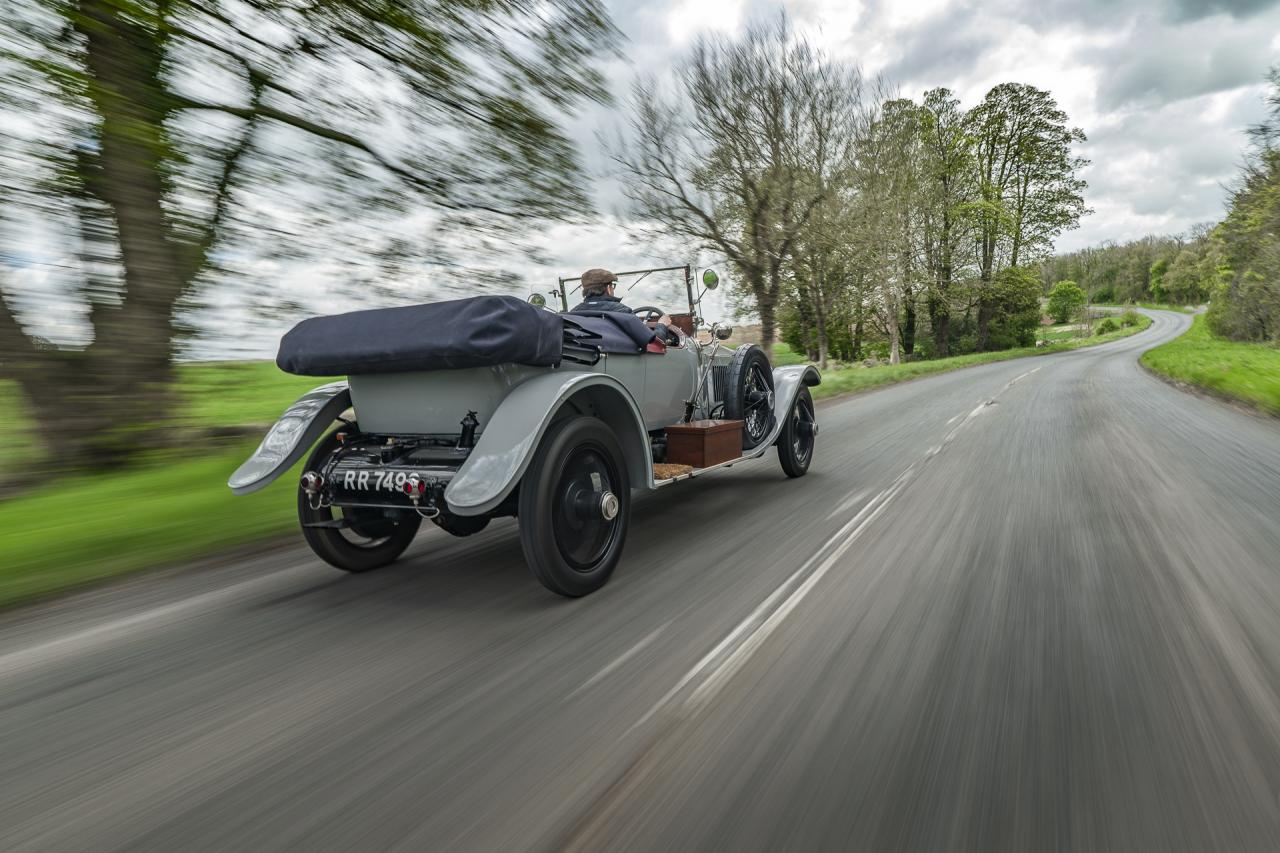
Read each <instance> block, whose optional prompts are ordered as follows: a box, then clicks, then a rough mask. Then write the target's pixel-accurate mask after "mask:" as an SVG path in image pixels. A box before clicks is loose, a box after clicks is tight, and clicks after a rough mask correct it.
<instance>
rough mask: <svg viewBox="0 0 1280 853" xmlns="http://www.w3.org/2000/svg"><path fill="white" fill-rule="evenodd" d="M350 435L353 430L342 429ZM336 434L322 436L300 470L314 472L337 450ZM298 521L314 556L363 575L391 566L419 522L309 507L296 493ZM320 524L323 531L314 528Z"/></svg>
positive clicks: (405, 517) (301, 494) (402, 515)
mask: <svg viewBox="0 0 1280 853" xmlns="http://www.w3.org/2000/svg"><path fill="white" fill-rule="evenodd" d="M341 431H343V432H354V431H355V428H354V427H343V428H342V430H341ZM337 433H338V431H336V430H335V431H334V432H332V433H330V434H329V435H327V436H325V437H324V438H323V439H322V440H321V441H320V443H319V444H318V445H316V449H315V450H313V451H312V453H311V457H310V458H309V459H308V460H307V467H306V468H305V469H304V470H307V471H316V470H318V469H319V468H321V467H322V466H323V465H324V462H325V460H326V459H327V458H328V456H329V454H330V453H332V452H333V451H334V450H335V449H336V448H337V447H338V439H337V438H336V436H337ZM298 520H299V521H300V522H301V523H302V537H303V538H304V539H306V540H307V544H308V545H310V546H311V550H312V551H314V552H315V554H316V556H317V557H319V558H320V559H322V560H324V561H325V562H326V563H328V564H329V565H331V566H336V567H337V568H339V569H342V570H343V571H344V572H367V571H370V570H372V569H377V568H380V567H382V566H385V565H387V564H388V563H390V562H393V561H394V560H395V559H396V558H397V557H399V556H400V555H401V554H403V553H404V549H405V548H408V547H409V543H410V542H412V541H413V537H414V536H415V535H416V534H417V532H418V525H419V524H421V523H422V520H421V519H420V518H419V517H418V516H416V515H410V514H409V513H407V512H403V511H401V512H399V513H398V514H397V515H396V516H395V517H388V516H387V515H386V514H385V513H384V512H383V511H382V510H380V509H362V508H346V509H343V508H341V507H332V506H323V507H313V506H312V505H311V498H310V497H308V496H307V494H306V492H304V491H302V490H301V489H299V490H298ZM317 524H321V525H324V526H323V527H316V526H314V525H317Z"/></svg>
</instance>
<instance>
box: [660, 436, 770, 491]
mask: <svg viewBox="0 0 1280 853" xmlns="http://www.w3.org/2000/svg"><path fill="white" fill-rule="evenodd" d="M767 449H768V447H767V446H766V447H765V448H764V450H767ZM757 451H759V452H757ZM763 452H764V451H763V450H761V449H760V448H759V447H757V448H756V450H753V451H752V452H751V453H750V454H749V455H747V456H739V457H738V458H737V459H730V460H729V461H728V462H721V463H720V464H718V465H710V466H708V467H706V468H694V469H693V470H691V471H690V472H689V473H687V474H677V475H675V476H674V477H667V478H666V479H664V480H658V479H655V480H654V481H653V487H654V488H655V489H661V488H662V487H663V486H669V485H671V484H672V483H678V482H680V481H681V480H692V479H693V478H694V477H701V476H702V475H703V474H708V473H710V472H712V471H718V470H720V469H721V468H732V467H733V466H734V465H737V464H738V463H739V462H746V461H747V460H749V459H755V458H756V457H758V456H760V455H761V453H763Z"/></svg>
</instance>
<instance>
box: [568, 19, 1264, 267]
mask: <svg viewBox="0 0 1280 853" xmlns="http://www.w3.org/2000/svg"><path fill="white" fill-rule="evenodd" d="M611 6H612V10H613V14H614V17H615V21H616V22H617V24H618V26H619V27H620V28H621V29H622V31H623V32H624V33H625V34H626V36H627V37H628V43H627V46H626V53H627V56H628V60H627V61H625V62H619V63H617V64H616V65H615V66H614V68H613V74H612V76H613V79H614V80H615V91H617V92H618V93H620V94H624V93H625V91H626V87H627V85H628V82H629V80H630V78H631V77H632V76H633V75H634V74H635V73H636V72H637V71H644V72H658V73H660V72H661V70H662V69H663V68H666V67H669V66H670V65H671V64H672V62H673V61H674V60H675V59H676V58H677V57H678V56H679V55H680V53H681V52H682V51H683V50H684V49H686V48H687V46H688V44H689V42H690V41H691V40H692V39H694V38H695V37H696V36H697V35H698V34H699V33H702V32H708V31H719V32H726V33H733V32H736V31H739V30H741V29H742V28H743V27H744V26H745V25H746V24H747V23H748V22H749V21H752V20H754V19H758V18H761V17H768V16H770V15H772V14H776V12H777V10H778V9H779V8H785V9H786V10H787V12H788V14H789V15H790V16H791V18H792V20H793V21H794V22H795V24H796V26H797V28H798V29H800V30H801V31H803V32H805V33H806V34H807V35H809V36H810V37H811V38H812V39H814V40H815V41H817V42H818V43H819V44H821V45H822V46H824V47H825V48H826V49H827V50H828V51H829V52H830V53H831V54H832V55H834V56H837V57H841V58H844V59H848V60H850V61H853V62H856V63H858V64H859V65H861V66H862V69H863V71H864V73H865V74H867V75H868V76H872V75H877V74H879V75H883V76H885V77H886V78H888V79H889V80H890V81H891V82H893V83H895V84H896V85H897V86H898V87H899V89H900V91H901V93H902V94H903V95H904V96H907V97H912V98H917V99H918V98H919V96H920V95H921V94H922V93H923V92H924V91H925V90H927V89H930V88H933V87H935V86H946V87H949V88H951V89H952V90H954V91H955V92H956V93H957V94H958V96H959V97H960V99H961V101H962V103H963V104H964V105H965V106H966V107H967V106H970V105H972V104H974V103H976V102H977V101H979V100H980V99H981V98H982V96H983V94H985V92H986V91H987V90H988V89H989V88H991V87H992V86H993V85H995V84H997V83H1001V82H1007V81H1015V82H1022V83H1031V84H1033V85H1036V86H1039V87H1041V88H1043V89H1047V90H1049V91H1050V92H1052V93H1053V94H1054V96H1055V97H1056V98H1057V99H1058V102H1059V104H1060V105H1061V106H1062V107H1063V109H1065V110H1066V112H1067V114H1068V115H1069V116H1070V117H1071V119H1072V121H1073V123H1075V124H1076V125H1077V126H1079V127H1081V128H1082V129H1083V130H1084V131H1085V133H1086V134H1087V136H1088V142H1087V143H1085V144H1084V145H1082V146H1081V147H1080V151H1079V153H1080V154H1082V155H1083V156H1085V157H1087V158H1089V159H1090V160H1091V161H1092V164H1091V165H1090V166H1089V168H1088V169H1087V171H1086V173H1085V177H1086V179H1087V180H1088V182H1089V189H1088V192H1087V193H1086V200H1087V201H1088V204H1089V206H1090V207H1091V208H1093V209H1094V211H1095V212H1094V213H1093V215H1091V216H1089V217H1087V218H1086V219H1085V220H1084V221H1083V222H1082V223H1081V227H1080V228H1079V230H1077V231H1075V232H1072V233H1070V234H1068V235H1066V236H1064V237H1063V238H1062V240H1061V241H1060V242H1059V249H1061V250H1069V249H1074V248H1080V247H1083V246H1088V245H1094V244H1097V243H1100V242H1102V241H1104V240H1117V241H1123V240H1127V239H1131V238H1135V237H1140V236H1143V235H1145V234H1151V233H1176V232H1181V231H1185V230H1186V229H1187V228H1188V227H1190V226H1191V225H1193V224H1195V223H1197V222H1203V221H1208V220H1217V219H1220V218H1221V216H1222V213H1223V202H1224V197H1225V193H1224V190H1223V185H1224V184H1226V183H1228V182H1229V181H1230V180H1231V179H1232V176H1233V175H1234V174H1235V171H1236V168H1237V166H1238V165H1239V163H1240V158H1241V153H1242V150H1243V149H1244V146H1245V138H1244V134H1243V128H1244V127H1246V126H1247V125H1249V124H1251V123H1253V122H1256V121H1258V120H1259V119H1260V118H1261V117H1262V114H1263V106H1262V97H1263V92H1264V85H1263V76H1264V75H1265V73H1266V71H1267V68H1268V67H1269V66H1270V65H1271V64H1273V63H1275V62H1276V61H1277V60H1278V59H1280V2H1276V0H1128V1H1127V2H1114V1H1113V0H1112V1H1109V0H1038V2H1014V0H982V2H973V1H972V0H897V2H894V0H864V1H863V2H846V1H845V0H791V2H786V3H783V4H781V6H780V5H779V4H777V3H771V2H761V0H661V1H660V2H646V3H643V4H630V3H625V2H616V3H612V4H611ZM597 118H598V116H597V115H595V114H593V115H592V116H591V120H595V119H597ZM583 138H584V142H585V144H586V147H587V149H588V159H589V161H590V162H591V164H592V165H593V166H594V167H595V168H597V169H600V168H603V167H604V166H606V165H607V164H605V163H604V162H603V160H602V158H601V157H600V156H599V154H598V153H597V152H596V150H595V146H594V145H593V144H592V143H591V142H590V138H589V136H584V137H583ZM602 196H603V198H602V204H603V206H604V207H605V208H606V210H609V212H611V213H622V212H623V211H621V210H620V209H618V208H619V207H620V205H619V203H618V202H617V201H616V196H615V194H614V193H613V192H611V191H609V189H608V186H607V182H606V183H605V189H604V190H603V192H602Z"/></svg>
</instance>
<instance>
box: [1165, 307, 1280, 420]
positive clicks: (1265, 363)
mask: <svg viewBox="0 0 1280 853" xmlns="http://www.w3.org/2000/svg"><path fill="white" fill-rule="evenodd" d="M1142 364H1143V365H1145V366H1146V367H1148V368H1150V369H1151V370H1153V371H1155V372H1156V373H1159V374H1161V375H1163V376H1167V377H1169V378H1171V379H1174V380H1177V381H1178V382H1186V383H1188V384H1190V385H1194V386H1196V387H1198V388H1202V389H1204V390H1206V391H1209V392H1210V393H1213V394H1216V395H1219V396H1222V397H1226V398H1227V399H1230V400H1236V401H1239V402H1242V403H1245V404H1247V405H1249V406H1252V407H1253V408H1255V409H1258V410H1259V411H1262V412H1265V413H1267V414H1271V415H1277V416H1280V348H1276V347H1273V346H1268V345H1266V344H1250V343H1240V342H1238V341H1228V340H1226V339H1224V338H1220V337H1218V336H1217V335H1215V334H1213V333H1212V332H1211V331H1209V327H1208V326H1207V325H1205V320H1204V315H1203V314H1200V315H1197V316H1196V317H1195V319H1193V320H1192V321H1191V328H1190V329H1189V330H1188V331H1187V333H1186V334H1184V335H1182V336H1180V337H1178V338H1175V339H1174V340H1172V341H1170V342H1169V343H1167V344H1164V345H1162V346H1158V347H1156V348H1155V349H1153V350H1149V351H1148V352H1146V353H1145V354H1143V356H1142Z"/></svg>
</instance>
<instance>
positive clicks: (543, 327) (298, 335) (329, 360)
mask: <svg viewBox="0 0 1280 853" xmlns="http://www.w3.org/2000/svg"><path fill="white" fill-rule="evenodd" d="M563 340H564V323H563V322H561V320H560V316H559V315H558V314H555V313H553V312H551V311H546V310H544V309H542V308H536V307H534V306H533V305H530V304H529V303H527V302H525V301H523V300H521V299H517V298H516V297H514V296H472V297H469V298H467V299H454V300H450V301H448V302H434V303H432V304H430V305H407V306H403V307H399V308H374V309H372V310H368V311H352V312H351V313H349V314H335V315H333V316H330V317H312V318H311V319H309V320H303V321H302V322H301V323H299V324H298V325H296V326H294V327H293V329H291V330H290V331H289V333H288V334H286V335H285V336H284V339H283V340H281V341H280V353H279V355H277V356H276V364H277V365H278V366H279V367H280V369H281V370H283V371H285V372H286V373H294V374H297V375H299V376H337V375H340V374H354V375H359V374H361V373H402V372H406V371H411V370H446V369H450V368H459V367H483V366H485V365H490V364H513V363H514V364H529V365H534V366H540V367H541V366H545V367H549V366H551V365H553V364H559V363H560V357H561V351H562V349H563Z"/></svg>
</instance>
